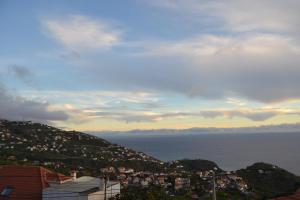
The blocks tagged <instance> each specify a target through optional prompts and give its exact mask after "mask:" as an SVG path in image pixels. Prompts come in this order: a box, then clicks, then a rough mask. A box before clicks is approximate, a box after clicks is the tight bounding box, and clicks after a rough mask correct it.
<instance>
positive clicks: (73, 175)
mask: <svg viewBox="0 0 300 200" xmlns="http://www.w3.org/2000/svg"><path fill="white" fill-rule="evenodd" d="M70 175H71V177H72V179H73V181H75V180H76V179H77V172H76V171H75V170H72V171H71V172H70Z"/></svg>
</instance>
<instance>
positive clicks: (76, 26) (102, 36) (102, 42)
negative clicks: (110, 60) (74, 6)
mask: <svg viewBox="0 0 300 200" xmlns="http://www.w3.org/2000/svg"><path fill="white" fill-rule="evenodd" d="M42 24H43V26H44V27H45V33H46V34H49V35H51V36H52V37H53V38H54V39H55V40H57V41H58V42H59V43H61V44H62V45H64V46H65V47H66V48H67V49H70V50H72V52H75V50H76V51H77V52H78V51H83V50H89V49H93V50H95V49H110V48H111V47H113V46H115V45H117V44H119V42H120V40H121V31H119V30H117V29H116V28H113V27H112V26H111V25H110V24H108V23H106V22H104V21H100V20H94V19H92V18H88V17H86V16H82V15H72V16H68V17H66V18H64V19H60V18H59V19H47V20H43V21H42Z"/></svg>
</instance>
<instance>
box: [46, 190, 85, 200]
mask: <svg viewBox="0 0 300 200" xmlns="http://www.w3.org/2000/svg"><path fill="white" fill-rule="evenodd" d="M43 200H88V197H87V196H79V194H78V193H63V192H62V193H58V192H57V191H44V192H43Z"/></svg>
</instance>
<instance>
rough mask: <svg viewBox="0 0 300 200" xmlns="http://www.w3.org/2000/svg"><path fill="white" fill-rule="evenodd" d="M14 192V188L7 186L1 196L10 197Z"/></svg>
mask: <svg viewBox="0 0 300 200" xmlns="http://www.w3.org/2000/svg"><path fill="white" fill-rule="evenodd" d="M13 191H14V188H13V187H12V186H8V185H7V186H5V187H4V189H3V190H2V192H1V194H0V196H5V197H9V196H10V195H11V193H12V192H13Z"/></svg>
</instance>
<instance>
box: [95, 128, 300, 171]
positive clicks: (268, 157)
mask: <svg viewBox="0 0 300 200" xmlns="http://www.w3.org/2000/svg"><path fill="white" fill-rule="evenodd" d="M98 136H99V135H98ZM100 137H102V138H104V139H106V140H108V141H110V142H112V143H115V144H120V145H123V146H126V147H129V148H132V149H134V150H136V151H142V152H144V153H147V154H149V155H151V156H153V157H155V158H158V159H160V160H163V161H172V160H177V159H184V158H188V159H207V160H211V161H214V162H216V163H217V164H218V165H219V167H221V168H222V169H224V170H228V171H231V170H237V169H241V168H245V167H247V166H249V165H252V164H253V163H255V162H266V163H270V164H274V165H277V166H279V167H281V168H284V169H286V170H288V171H290V172H292V173H294V174H296V175H300V132H299V133H242V134H238V133H235V134H230V133H228V134H225V133H221V134H212V133H209V134H203V133H201V134H194V133H193V134H189V133H185V134H167V135H160V134H155V135H147V134H137V133H135V134H132V135H122V134H101V136H100Z"/></svg>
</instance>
